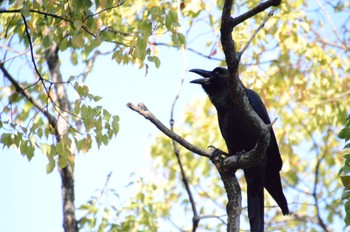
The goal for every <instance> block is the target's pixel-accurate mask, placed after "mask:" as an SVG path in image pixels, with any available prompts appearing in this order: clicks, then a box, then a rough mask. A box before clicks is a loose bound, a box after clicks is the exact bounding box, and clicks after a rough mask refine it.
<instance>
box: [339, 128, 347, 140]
mask: <svg viewBox="0 0 350 232" xmlns="http://www.w3.org/2000/svg"><path fill="white" fill-rule="evenodd" d="M338 136H339V138H341V139H345V141H348V140H349V139H350V128H343V129H342V130H341V131H340V132H339V134H338Z"/></svg>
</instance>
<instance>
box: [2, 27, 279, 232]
mask: <svg viewBox="0 0 350 232" xmlns="http://www.w3.org/2000/svg"><path fill="white" fill-rule="evenodd" d="M203 28H204V27H203ZM203 28H202V30H204V29H203ZM197 32H198V31H197ZM204 39H205V38H204ZM190 47H192V48H196V46H194V44H191V46H190ZM159 49H160V59H161V67H160V69H156V68H154V66H153V64H150V69H149V71H148V75H147V76H146V77H145V69H141V70H139V69H137V68H136V67H135V66H132V65H128V66H123V65H118V64H117V63H115V62H114V61H112V60H111V58H110V56H101V57H100V58H99V59H98V60H97V62H96V64H95V68H94V70H93V72H92V73H91V74H90V75H89V76H88V78H87V82H86V83H87V85H88V86H89V88H90V92H91V93H93V94H95V95H99V96H101V97H103V99H102V100H101V101H100V102H99V103H100V104H102V105H103V106H104V107H105V108H106V109H107V110H108V111H109V112H111V113H112V114H117V115H119V116H120V131H119V134H118V135H117V137H116V138H115V139H113V140H112V141H111V142H110V144H109V145H108V146H102V147H101V148H100V149H99V150H98V149H97V148H96V146H94V147H93V149H92V150H91V151H90V152H89V153H88V154H86V155H82V154H79V155H77V157H76V170H75V174H76V181H75V183H76V186H75V190H76V206H79V205H81V204H82V203H84V202H86V201H87V200H89V199H90V197H91V195H93V194H94V192H95V191H96V190H97V189H100V188H102V186H103V185H104V183H105V181H106V177H107V175H108V173H110V172H111V171H112V172H113V174H112V178H111V179H110V182H109V187H111V188H115V189H116V190H117V192H118V193H119V194H120V198H121V199H124V200H125V201H127V199H128V196H130V192H129V191H130V188H129V189H126V188H125V186H126V185H127V184H128V183H129V182H130V181H131V180H135V179H137V177H138V176H140V175H143V174H144V173H145V172H148V170H149V168H150V162H151V160H150V159H149V158H148V157H149V152H148V149H149V146H150V145H151V144H152V142H153V138H154V136H156V135H157V134H158V133H159V132H158V130H157V129H156V128H155V127H154V126H153V124H151V123H150V122H148V121H147V120H145V119H144V118H143V117H142V116H140V115H138V114H137V113H135V112H133V111H131V110H130V109H128V108H127V107H126V106H125V104H126V103H127V102H132V103H134V104H137V103H139V102H143V103H145V104H146V106H147V107H148V108H149V109H150V110H151V111H152V112H153V113H154V114H155V115H156V116H157V117H158V118H159V119H160V120H161V121H162V122H163V123H164V124H165V125H168V124H169V118H170V108H171V104H172V102H173V100H174V97H175V94H176V93H177V90H178V87H179V83H180V78H181V76H182V75H183V72H184V67H187V68H204V69H208V70H211V69H213V68H214V67H216V66H217V65H218V62H217V61H212V60H208V59H205V58H202V57H199V56H197V55H194V54H192V53H187V55H188V56H187V63H186V64H184V59H183V54H182V53H181V52H180V51H177V50H175V49H167V48H165V47H161V48H159ZM207 52H208V51H207V50H206V52H205V53H207ZM61 58H62V61H67V60H68V59H69V57H68V56H67V55H63V54H62V56H61ZM17 65H20V64H17ZM81 71H82V68H81V66H78V67H73V66H72V65H70V63H69V62H64V63H63V65H62V72H63V75H64V77H65V78H68V77H69V76H71V75H77V74H79V73H80V72H81ZM21 72H22V74H23V72H25V71H23V70H22V71H19V73H21ZM14 73H15V75H17V73H16V71H15V72H14ZM194 78H197V77H196V76H195V75H193V74H186V79H185V82H184V85H183V88H182V93H181V96H180V99H179V101H178V104H177V107H176V111H175V113H176V114H175V123H178V124H179V123H180V122H181V120H182V119H181V113H182V110H183V106H184V105H185V104H187V103H190V102H191V101H192V100H193V98H194V97H198V96H200V97H205V94H204V92H203V91H202V90H201V88H199V86H197V85H192V84H190V83H189V81H190V80H192V79H194ZM244 81H245V80H244ZM0 151H1V152H0V153H1V154H0V184H1V186H2V190H1V191H0V224H1V230H2V231H6V232H17V231H26V232H34V231H35V232H37V231H50V232H51V231H54V232H61V231H63V229H62V210H61V192H60V186H61V182H60V178H59V175H58V173H57V170H55V171H53V173H51V174H46V168H45V167H46V164H47V159H46V157H44V156H43V155H42V154H40V153H39V152H37V153H36V156H35V157H34V158H33V159H32V161H31V162H28V161H27V159H26V158H25V157H22V156H21V155H20V154H19V152H17V151H15V150H14V149H10V150H7V149H4V150H3V149H1V150H0ZM282 158H283V157H282ZM131 173H135V175H134V176H133V177H130V174H131Z"/></svg>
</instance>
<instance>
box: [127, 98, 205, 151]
mask: <svg viewBox="0 0 350 232" xmlns="http://www.w3.org/2000/svg"><path fill="white" fill-rule="evenodd" d="M126 106H127V107H128V108H130V109H131V110H133V111H135V112H137V113H139V114H140V115H142V116H144V117H145V118H146V119H148V120H149V121H151V122H152V123H153V124H154V125H155V126H156V127H157V128H158V129H159V130H160V131H162V132H163V133H164V134H165V135H167V136H168V137H169V138H171V139H174V140H175V141H177V142H178V143H179V144H181V146H183V147H185V148H186V149H188V150H190V151H192V152H194V153H196V154H198V155H200V156H204V157H207V158H210V157H211V152H210V151H208V150H204V149H202V148H199V147H197V146H194V145H192V144H191V143H189V142H187V141H186V140H185V139H183V138H182V137H181V136H179V135H178V134H176V133H174V132H172V131H171V130H169V129H168V128H167V127H166V126H164V124H163V123H161V122H160V121H159V120H158V119H157V118H156V117H155V116H154V115H153V114H152V112H151V111H149V110H148V109H147V107H146V106H145V105H144V104H143V103H139V104H138V106H135V105H133V104H132V103H130V102H129V103H127V104H126Z"/></svg>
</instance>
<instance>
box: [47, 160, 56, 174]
mask: <svg viewBox="0 0 350 232" xmlns="http://www.w3.org/2000/svg"><path fill="white" fill-rule="evenodd" d="M55 166H56V163H55V160H54V159H53V158H50V159H49V163H48V164H47V165H46V173H51V172H52V171H53V170H54V168H55Z"/></svg>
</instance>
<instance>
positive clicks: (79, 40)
mask: <svg viewBox="0 0 350 232" xmlns="http://www.w3.org/2000/svg"><path fill="white" fill-rule="evenodd" d="M71 42H72V45H73V46H74V47H76V48H82V47H84V43H85V41H84V36H83V34H82V33H79V34H77V35H74V36H72V38H71Z"/></svg>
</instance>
